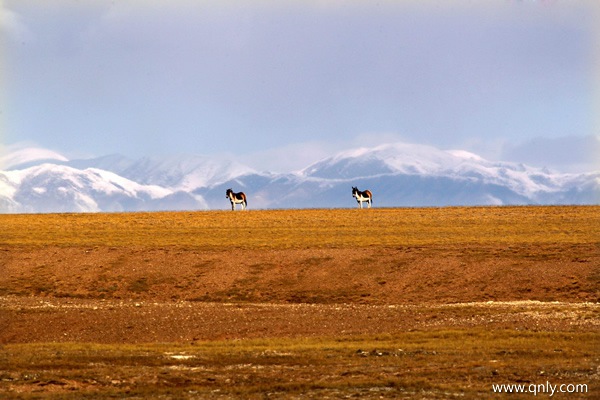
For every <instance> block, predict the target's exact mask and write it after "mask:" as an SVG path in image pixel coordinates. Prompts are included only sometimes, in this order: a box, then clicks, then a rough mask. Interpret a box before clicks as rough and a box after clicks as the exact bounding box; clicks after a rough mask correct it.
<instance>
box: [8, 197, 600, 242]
mask: <svg viewBox="0 0 600 400" xmlns="http://www.w3.org/2000/svg"><path fill="white" fill-rule="evenodd" d="M0 226H2V230H1V231H0V243H2V244H3V245H11V246H14V245H16V246H53V245H58V246H144V247H151V248H156V247H160V246H183V247H192V248H212V249H214V248H224V249H226V248H232V247H235V248H246V249H248V248H251V249H263V248H264V249H286V248H320V247H356V246H358V247H369V246H423V245H444V244H453V245H455V244H461V243H464V244H477V245H488V244H512V245H518V244H530V243H535V244H540V245H541V244H548V243H563V244H564V243H578V244H585V243H598V242H599V241H600V239H599V238H600V207H599V206H581V207H559V206H556V207H448V208H401V209H399V208H394V209H392V208H390V209H386V208H381V209H376V208H374V209H369V210H355V209H317V210H268V211H267V210H265V211H247V212H235V213H233V212H229V211H228V212H225V211H209V212H168V213H126V214H120V213H115V214H41V215H0Z"/></svg>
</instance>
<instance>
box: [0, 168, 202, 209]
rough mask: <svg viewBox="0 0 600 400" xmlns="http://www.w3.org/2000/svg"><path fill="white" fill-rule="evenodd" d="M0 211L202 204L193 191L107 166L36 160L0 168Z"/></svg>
mask: <svg viewBox="0 0 600 400" xmlns="http://www.w3.org/2000/svg"><path fill="white" fill-rule="evenodd" d="M0 182H1V183H0V185H1V186H0V190H1V192H0V193H2V195H1V196H2V197H0V207H1V208H0V211H2V212H97V211H136V210H158V209H190V208H205V207H206V204H205V203H204V201H203V199H202V198H201V197H199V196H192V195H190V194H188V193H183V192H175V191H172V190H169V189H166V188H162V187H160V186H156V185H141V184H138V183H136V182H133V181H131V180H129V179H126V178H123V177H121V176H119V175H116V174H114V173H112V172H108V171H104V170H99V169H94V168H89V169H85V170H78V169H75V168H72V167H69V166H65V165H56V164H42V165H38V166H34V167H30V168H26V169H23V170H14V171H5V172H0Z"/></svg>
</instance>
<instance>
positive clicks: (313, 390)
mask: <svg viewBox="0 0 600 400" xmlns="http://www.w3.org/2000/svg"><path fill="white" fill-rule="evenodd" d="M598 346H600V340H599V337H598V335H595V334H592V333H581V332H580V333H576V332H571V333H568V334H565V333H529V332H514V331H511V330H500V331H492V332H488V331H483V330H478V329H474V330H471V331H467V332H465V331H452V330H441V331H430V332H407V333H404V334H399V335H380V336H369V337H353V338H344V339H336V338H312V339H303V340H298V339H295V340H293V339H259V340H241V341H235V342H232V341H214V342H197V343H195V344H194V345H182V344H179V345H173V344H171V345H167V344H148V345H137V346H132V345H95V344H69V343H66V344H25V345H7V346H5V347H4V348H2V349H0V366H1V367H2V372H0V396H10V397H12V398H22V399H31V398H39V397H40V394H41V393H44V394H45V396H44V397H45V398H52V397H54V396H55V397H56V398H61V399H62V398H65V399H82V398H94V399H104V398H123V397H127V398H265V397H268V398H325V397H329V398H347V397H359V398H377V399H379V398H395V399H397V398H407V399H408V398H415V397H416V398H428V399H447V398H453V397H457V396H459V397H461V398H466V399H482V398H497V396H495V395H494V393H493V390H492V384H499V383H515V382H516V383H525V384H530V383H534V384H540V383H542V384H544V383H546V382H547V381H548V382H550V383H552V384H554V385H559V384H561V383H570V384H579V383H583V384H586V385H588V387H587V390H588V393H586V394H585V395H583V396H581V397H578V396H575V398H593V396H594V394H597V393H598V390H599V389H600V384H599V383H598V380H597V379H594V376H596V368H597V359H595V358H594V357H596V356H597V349H598ZM9 386H10V388H11V391H10V392H9V391H7V390H6V388H7V387H9Z"/></svg>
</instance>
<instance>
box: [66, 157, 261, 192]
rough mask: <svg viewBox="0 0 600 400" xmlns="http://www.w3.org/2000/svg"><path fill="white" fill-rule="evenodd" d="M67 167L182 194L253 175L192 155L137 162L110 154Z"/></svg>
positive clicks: (234, 165)
mask: <svg viewBox="0 0 600 400" xmlns="http://www.w3.org/2000/svg"><path fill="white" fill-rule="evenodd" d="M69 165H71V166H74V167H77V168H80V169H81V168H100V169H104V170H107V171H111V172H114V173H116V174H118V175H121V176H123V177H125V178H128V179H130V180H132V181H135V182H138V183H141V184H148V185H159V186H162V187H166V188H169V189H172V190H183V191H192V190H194V189H196V188H198V187H203V186H210V185H214V184H216V183H219V182H223V181H227V180H230V179H233V178H235V177H236V176H240V175H244V174H248V173H254V172H255V171H254V170H253V169H252V168H250V167H248V166H245V165H243V164H241V163H238V162H236V161H233V160H231V159H228V158H214V157H209V156H192V155H181V156H170V157H164V158H159V157H144V158H142V159H139V160H130V159H128V158H126V157H123V156H119V155H112V156H106V157H100V158H95V159H90V160H74V161H71V162H70V163H69Z"/></svg>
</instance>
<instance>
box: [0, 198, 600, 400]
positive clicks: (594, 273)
mask: <svg viewBox="0 0 600 400" xmlns="http://www.w3.org/2000/svg"><path fill="white" fill-rule="evenodd" d="M0 226H1V227H2V229H1V230H0V344H1V347H0V397H2V398H3V397H7V398H86V397H87V398H115V397H120V398H231V397H234V398H325V397H329V398H344V397H348V396H354V397H360V398H382V397H383V398H451V397H457V396H460V397H463V398H495V397H498V396H501V395H498V394H494V393H493V390H492V384H493V383H517V384H519V383H520V384H543V383H546V382H549V383H551V384H561V383H566V384H578V383H581V384H586V385H587V389H588V391H587V393H578V394H571V395H570V397H569V398H597V397H598V395H599V394H600V369H599V368H600V350H599V349H600V339H599V330H600V318H599V317H600V305H599V304H598V302H599V301H600V207H596V206H587V207H562V206H561V207H558V206H557V207H479V208H477V207H465V208H463V207H452V208H426V209H422V208H405V209H376V208H374V209H369V210H350V209H333V210H324V209H319V210H258V211H247V212H236V213H233V212H165V213H115V214H41V215H0ZM531 396H532V395H531V394H523V395H522V397H523V398H529V397H531ZM556 397H557V398H561V397H560V396H559V395H556ZM563 398H566V397H563Z"/></svg>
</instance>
